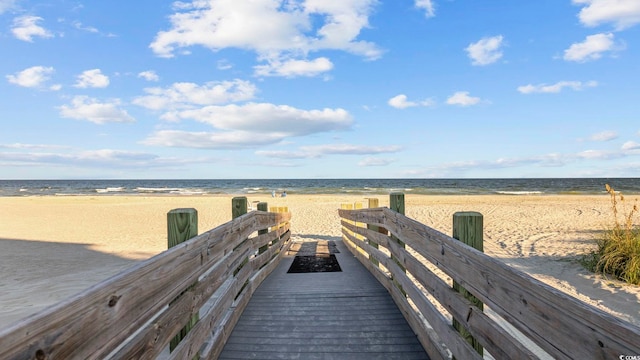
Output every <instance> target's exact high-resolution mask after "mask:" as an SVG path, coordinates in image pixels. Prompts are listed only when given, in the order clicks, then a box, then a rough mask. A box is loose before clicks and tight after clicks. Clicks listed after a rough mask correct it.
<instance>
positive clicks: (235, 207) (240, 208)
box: [231, 196, 249, 292]
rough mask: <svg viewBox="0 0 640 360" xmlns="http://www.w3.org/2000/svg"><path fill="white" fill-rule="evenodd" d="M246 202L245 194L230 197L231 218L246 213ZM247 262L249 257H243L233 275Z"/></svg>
mask: <svg viewBox="0 0 640 360" xmlns="http://www.w3.org/2000/svg"><path fill="white" fill-rule="evenodd" d="M247 204H248V201H247V197H246V196H236V197H234V198H233V199H231V218H232V219H235V218H238V217H240V216H242V215H244V214H246V213H247ZM245 240H246V239H245ZM238 246H239V245H238ZM234 250H235V249H234ZM248 263H249V257H247V258H245V259H244V260H243V261H242V263H241V264H240V266H238V268H237V269H235V270H234V272H233V276H236V274H237V273H238V272H239V271H240V269H242V267H244V266H245V265H247V264H248ZM243 289H244V287H243ZM240 292H242V289H241V290H240Z"/></svg>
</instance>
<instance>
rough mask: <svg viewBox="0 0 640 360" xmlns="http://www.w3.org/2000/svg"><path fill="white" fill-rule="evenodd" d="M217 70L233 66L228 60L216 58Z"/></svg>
mask: <svg viewBox="0 0 640 360" xmlns="http://www.w3.org/2000/svg"><path fill="white" fill-rule="evenodd" d="M217 68H218V70H229V69H232V68H233V64H232V63H231V62H229V60H227V59H222V60H218V62H217Z"/></svg>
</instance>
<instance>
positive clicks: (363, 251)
mask: <svg viewBox="0 0 640 360" xmlns="http://www.w3.org/2000/svg"><path fill="white" fill-rule="evenodd" d="M391 205H392V206H391V207H392V208H393V207H394V204H393V198H392V199H391ZM402 208H404V204H403V205H402ZM339 214H340V217H341V218H342V229H343V230H342V233H343V239H344V242H345V244H346V245H347V248H349V250H350V251H351V252H352V253H353V254H354V255H355V256H356V257H357V258H358V259H359V260H360V261H361V262H362V264H364V265H365V266H366V267H367V268H368V269H369V271H370V272H371V273H372V274H373V275H374V276H375V277H376V278H377V279H378V280H379V281H380V282H381V283H382V284H383V285H384V286H385V287H386V288H387V290H388V291H389V292H390V294H391V296H392V297H393V299H394V300H395V302H396V303H397V304H398V306H399V308H400V309H401V311H402V312H403V313H404V314H405V317H406V318H407V320H408V322H409V324H410V325H411V327H412V328H413V329H414V331H415V332H416V334H417V336H418V338H419V339H420V341H421V343H422V344H423V346H424V348H425V350H426V351H427V352H428V354H429V355H430V357H431V358H432V359H447V358H449V357H450V356H451V355H453V356H454V357H455V358H458V359H481V358H482V355H480V354H479V353H478V350H477V348H474V347H472V346H471V345H470V343H471V341H469V339H468V338H465V337H463V336H461V334H460V333H458V332H457V331H456V330H455V329H454V327H453V326H452V322H451V320H450V319H454V320H457V322H459V323H460V324H461V326H462V327H463V328H464V330H466V331H467V332H468V333H469V334H470V335H471V336H472V337H473V338H474V339H475V340H474V341H476V342H478V343H479V344H480V345H481V346H482V347H483V348H484V349H485V350H486V351H487V352H489V353H490V354H491V355H492V356H493V357H494V358H496V359H537V358H539V357H540V356H543V357H544V356H547V357H550V358H555V359H618V358H621V357H620V356H638V355H640V328H638V327H636V326H634V325H632V324H630V323H627V322H624V321H622V320H619V319H617V318H615V317H613V316H611V315H609V314H607V313H604V312H603V311H600V310H599V309H596V308H594V307H591V306H589V305H588V304H585V303H583V302H580V301H579V300H577V299H575V298H573V297H570V296H567V295H565V294H564V293H562V292H560V291H558V290H556V289H554V288H552V287H550V286H548V285H546V284H544V283H542V282H540V281H538V280H536V279H534V278H532V277H531V276H529V275H527V274H525V273H523V272H521V271H518V270H516V269H513V268H510V267H509V266H507V265H506V264H504V263H503V262H500V261H498V260H496V259H493V258H491V257H489V256H487V255H485V254H483V253H482V252H480V251H478V250H476V249H474V248H472V247H470V246H468V245H465V244H464V243H462V242H461V241H458V240H456V239H454V238H452V237H449V236H447V235H445V234H443V233H440V232H438V231H436V230H434V229H432V228H429V227H428V226H426V225H423V224H421V223H419V222H417V221H415V220H412V219H410V218H407V217H405V216H404V215H402V214H400V213H398V212H396V211H392V210H391V209H388V208H372V209H362V210H345V209H342V210H339ZM438 269H439V270H438ZM438 271H442V272H444V274H446V275H448V276H449V277H451V279H453V281H454V282H456V283H458V284H460V285H461V286H463V287H464V288H465V289H466V290H467V291H468V292H470V293H471V294H472V295H474V296H475V297H476V298H477V299H479V300H480V301H481V302H482V303H484V305H485V308H486V307H488V308H490V310H491V311H493V312H494V313H495V314H497V315H498V316H499V317H497V318H496V317H495V316H493V315H492V316H491V317H490V316H488V315H487V313H486V312H483V311H482V310H481V309H480V308H479V307H477V306H476V304H475V303H474V302H473V301H472V300H468V298H467V297H465V296H464V295H463V294H461V293H459V292H458V291H456V290H454V289H453V288H452V284H451V283H450V281H449V280H448V279H447V280H446V281H445V280H443V278H446V275H440V276H439V275H438V274H437V272H438ZM447 312H448V313H449V314H448V315H450V316H445V315H447V314H446V313H447ZM500 318H502V319H500ZM496 319H497V320H496ZM503 323H509V324H510V325H511V326H508V325H507V326H504V325H502V324H503ZM514 328H515V329H517V330H513V329H514ZM518 332H519V333H518ZM514 334H515V335H514ZM531 342H533V343H534V344H536V345H533V346H531V345H527V344H525V343H531ZM531 348H535V349H534V350H532V349H531ZM540 350H542V351H543V352H540ZM545 352H546V354H545Z"/></svg>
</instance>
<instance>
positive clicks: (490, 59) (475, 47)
mask: <svg viewBox="0 0 640 360" xmlns="http://www.w3.org/2000/svg"><path fill="white" fill-rule="evenodd" d="M502 40H503V37H502V35H498V36H493V37H485V38H482V39H480V40H479V41H478V42H475V43H472V44H469V46H467V47H466V48H465V51H466V52H467V54H468V55H469V58H470V59H471V64H472V65H477V66H483V65H489V64H493V63H494V62H496V61H498V60H499V59H500V58H501V57H502V50H501V49H500V47H501V46H502V45H503V43H502Z"/></svg>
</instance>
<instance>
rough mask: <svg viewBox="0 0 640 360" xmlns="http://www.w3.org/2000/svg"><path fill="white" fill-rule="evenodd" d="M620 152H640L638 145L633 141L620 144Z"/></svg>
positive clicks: (639, 145)
mask: <svg viewBox="0 0 640 360" xmlns="http://www.w3.org/2000/svg"><path fill="white" fill-rule="evenodd" d="M622 150H625V151H628V150H640V144H639V143H637V142H635V141H627V142H625V143H624V144H622Z"/></svg>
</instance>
